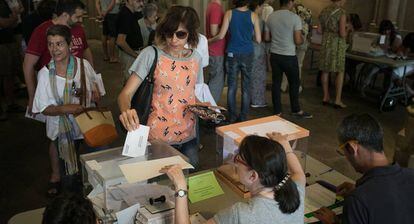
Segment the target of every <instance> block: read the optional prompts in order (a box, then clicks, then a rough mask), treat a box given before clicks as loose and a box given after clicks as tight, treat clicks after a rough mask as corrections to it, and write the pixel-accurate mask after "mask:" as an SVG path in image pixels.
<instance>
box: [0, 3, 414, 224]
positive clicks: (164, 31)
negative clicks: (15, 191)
mask: <svg viewBox="0 0 414 224" xmlns="http://www.w3.org/2000/svg"><path fill="white" fill-rule="evenodd" d="M44 1H48V2H47V3H48V4H46V3H45V5H44V6H43V7H44V8H45V11H48V12H49V11H50V10H51V9H50V8H51V7H50V2H49V1H51V0H44ZM269 3H271V1H264V0H234V1H233V4H234V8H233V9H231V10H228V11H226V12H224V10H223V7H222V2H221V1H220V0H212V1H211V2H210V3H209V5H208V8H207V12H206V31H207V32H206V38H205V37H204V36H203V35H201V34H200V33H199V32H198V29H199V27H200V20H199V15H197V12H196V11H195V10H194V9H193V8H192V7H187V6H179V5H173V6H172V7H170V8H169V9H168V10H167V11H166V13H165V15H163V17H162V18H158V15H159V13H158V6H157V5H156V4H154V3H146V2H144V1H143V0H126V1H125V4H124V5H122V6H120V5H119V4H118V3H117V1H115V0H97V2H96V9H97V11H98V15H99V18H101V19H102V20H103V37H102V47H103V53H104V54H103V56H104V57H103V58H104V60H105V61H108V62H109V63H117V62H118V60H119V62H121V63H122V67H123V79H124V83H123V84H124V86H123V88H122V90H121V92H120V93H119V95H118V98H117V100H118V101H117V102H118V106H119V110H120V112H121V113H120V115H119V120H120V122H121V124H122V126H123V127H124V128H125V129H126V130H127V131H133V130H136V129H139V128H140V123H141V122H140V119H141V118H140V117H139V116H138V114H137V111H136V110H135V109H133V108H131V100H132V98H133V96H134V94H135V93H136V91H137V90H138V88H139V87H140V85H141V84H142V83H143V81H144V80H145V79H146V77H147V76H148V74H149V73H150V70H151V66H152V65H153V63H154V62H155V69H154V74H153V75H154V80H155V81H154V89H153V94H152V96H151V99H152V102H151V106H150V108H151V110H150V113H149V116H148V121H147V122H146V125H147V126H149V127H150V133H149V140H150V141H151V140H155V139H156V140H162V141H164V142H166V143H168V144H169V145H171V146H172V147H174V148H176V149H177V150H178V151H180V152H182V153H183V154H184V155H186V156H187V157H188V158H189V160H190V163H191V164H192V165H193V166H194V167H196V168H198V167H199V156H198V151H199V140H198V138H199V133H198V131H199V129H198V127H197V119H198V118H197V117H196V116H195V115H194V114H193V113H190V112H189V111H188V110H187V109H186V107H187V106H188V105H192V104H197V103H203V100H201V99H199V98H198V96H197V94H196V85H199V84H203V83H204V73H203V68H204V67H205V66H207V61H208V63H209V65H210V66H209V79H208V86H209V89H210V91H211V94H212V97H213V99H214V100H215V101H216V102H219V101H220V99H221V95H222V91H223V87H224V83H225V76H227V84H228V92H227V108H228V110H229V122H230V123H235V122H240V121H245V120H248V118H249V107H255V108H260V107H266V106H267V103H266V100H265V92H266V75H267V71H266V70H267V66H266V63H267V61H268V60H269V62H270V67H271V70H272V71H271V72H272V103H273V114H275V115H278V116H281V115H282V113H283V110H282V103H281V86H282V80H283V75H285V76H286V78H287V82H288V84H289V99H290V112H291V115H292V116H294V117H296V118H312V117H313V116H312V114H310V113H308V112H306V111H304V110H303V109H302V107H301V105H300V101H299V93H300V86H301V81H300V72H301V63H302V62H303V56H301V57H300V58H301V59H298V48H300V46H302V45H303V44H304V43H305V41H306V40H305V39H306V38H304V37H306V35H304V31H303V29H304V25H306V24H304V21H303V19H301V17H300V16H298V15H297V13H294V12H292V10H293V9H294V8H295V3H294V1H293V0H280V7H281V8H280V9H279V10H275V11H273V12H271V13H269V12H265V10H264V9H265V8H266V7H267V9H268V6H269V5H268V4H269ZM266 4H267V6H266ZM344 4H345V0H332V4H331V5H330V6H328V7H327V8H325V9H324V10H322V12H321V14H320V16H319V21H320V27H321V30H320V31H321V32H322V35H323V38H322V50H321V58H320V59H321V60H320V65H319V68H320V70H321V71H322V85H323V99H322V104H323V105H332V104H333V106H334V107H335V108H338V109H342V108H345V107H346V105H345V104H344V103H343V102H342V95H341V94H342V86H343V82H344V75H345V72H346V70H345V67H346V66H345V52H346V47H347V45H346V41H347V36H348V35H349V33H350V32H349V31H350V29H348V28H347V15H346V12H345V10H344V9H343V6H344ZM0 6H1V9H2V10H1V12H0V13H1V15H0V16H1V18H7V21H6V22H4V23H1V26H2V29H1V30H0V33H1V34H2V36H1V38H0V46H1V48H0V49H1V51H0V52H1V53H2V54H4V53H5V52H6V53H10V52H11V51H12V50H13V49H12V47H11V46H12V44H14V41H15V39H14V38H12V34H13V32H12V30H11V28H12V27H13V26H15V25H16V24H17V23H18V15H17V14H18V13H17V12H14V11H13V10H11V9H10V7H9V6H7V5H6V3H5V1H4V0H2V1H1V3H0ZM48 8H49V9H48ZM46 9H48V10H46ZM84 10H85V5H84V4H83V3H82V2H81V1H79V0H60V1H57V2H56V7H55V8H54V9H53V11H54V12H53V13H54V15H55V16H53V17H51V18H50V17H49V16H50V14H48V13H43V15H45V16H41V19H42V21H43V20H44V21H43V22H42V23H40V24H39V25H38V26H37V27H36V28H35V29H34V30H33V32H32V33H31V34H30V38H28V40H29V41H28V46H27V49H26V51H25V56H24V62H23V71H24V77H25V81H26V85H27V91H28V97H29V100H28V112H29V113H33V114H37V113H42V114H44V115H46V117H47V118H46V133H47V137H48V138H49V140H50V144H49V155H50V160H51V167H52V173H51V176H50V179H49V187H48V190H47V194H48V195H49V196H51V197H55V196H57V195H59V194H60V193H61V191H62V190H63V191H74V189H76V187H77V186H79V167H78V156H79V153H78V150H79V147H80V145H81V144H82V138H83V136H82V134H81V133H80V131H79V127H78V125H77V124H76V122H75V121H74V115H75V114H77V113H80V112H82V111H83V109H84V108H83V106H81V105H80V104H79V102H80V98H79V94H85V95H86V96H87V98H86V99H87V100H86V106H87V107H94V106H95V105H96V103H98V102H99V100H100V97H101V96H102V95H101V93H100V90H99V87H98V86H99V85H102V84H101V83H99V82H101V80H99V78H98V77H97V74H96V72H95V70H94V63H93V56H92V52H91V50H90V48H89V47H88V43H87V40H86V35H85V31H84V29H83V27H82V26H81V25H80V23H82V16H83V14H84ZM39 13H40V12H39ZM264 14H267V15H266V16H264ZM46 19H47V20H46ZM39 21H40V20H39ZM130 21H136V22H135V23H131V22H130ZM384 24H385V25H384V27H381V28H380V32H383V33H384V34H385V35H387V38H386V43H385V45H386V46H385V47H386V49H387V50H393V51H395V52H403V53H404V55H408V54H411V53H412V52H414V51H413V49H414V44H413V43H414V38H413V37H414V35H412V34H409V35H407V36H406V37H405V38H404V39H402V37H401V36H399V35H398V34H397V33H396V31H395V30H393V28H392V27H390V26H389V24H388V25H387V23H386V22H384ZM356 27H357V26H356V25H355V26H354V28H355V29H357V28H356ZM3 34H4V35H3ZM226 36H227V38H226ZM206 39H208V47H207V46H205V43H207V41H206ZM203 40H204V41H203ZM263 42H267V43H266V44H267V47H266V44H265V43H263ZM305 44H306V43H305ZM116 48H118V50H119V56H117V55H116V53H115V52H116ZM207 48H208V56H209V59H208V60H207V59H206V57H205V54H204V53H200V49H204V50H205V49H207ZM302 53H303V52H302ZM300 61H302V62H300ZM4 63H7V66H6V67H7V68H9V67H11V66H12V65H11V63H13V62H12V61H8V60H6V61H5V62H4ZM371 70H372V73H376V72H378V71H377V70H375V69H374V68H373V69H371ZM412 70H414V69H411V70H410V71H412ZM12 73H13V71H8V72H7V74H6V75H4V76H2V80H3V82H4V85H5V87H6V86H7V87H9V85H11V84H10V83H11V79H12V77H13V74H12ZM81 73H84V74H85V79H86V80H85V81H86V88H85V89H84V90H85V91H84V92H82V91H81V88H80V86H81ZM329 73H336V82H335V83H336V97H335V100H334V101H333V102H331V100H330V96H329ZM392 73H393V74H396V75H397V76H398V74H399V73H401V72H400V71H399V69H395V70H393V71H392ZM2 74H3V73H2ZM239 74H240V75H241V84H242V85H241V92H242V94H241V96H242V97H241V106H240V110H238V107H237V103H236V102H237V100H236V95H237V94H236V93H237V90H238V80H239ZM369 74H371V73H369ZM371 76H372V75H368V76H367V78H366V80H367V81H366V82H370V80H369V79H370V78H371ZM4 89H5V94H11V93H10V92H11V91H10V89H9V88H4ZM7 90H9V91H7ZM8 99H9V100H10V103H9V107H8V110H10V111H13V108H15V110H17V109H18V108H17V107H18V105H16V104H15V103H14V102H13V96H12V94H11V95H10V97H9V98H8ZM16 108H17V109H16ZM338 140H339V142H340V144H341V146H340V147H339V148H340V151H341V153H342V154H344V155H345V156H346V158H347V160H348V161H349V162H350V163H351V165H352V166H353V167H354V168H355V170H356V171H357V172H360V173H362V174H363V175H364V176H363V177H362V178H361V179H360V180H358V181H357V184H356V186H351V185H350V184H344V185H341V186H340V187H338V190H339V191H340V192H338V193H339V194H344V195H346V198H345V206H344V215H343V217H342V219H343V221H344V223H389V222H391V221H393V220H394V221H395V220H398V222H397V223H403V224H405V223H411V222H412V221H413V220H414V217H413V216H412V215H411V213H407V212H406V211H410V210H412V209H414V204H413V203H412V202H411V201H409V200H408V199H409V198H411V197H414V191H413V190H412V189H414V188H413V187H414V172H413V171H412V170H409V169H405V168H401V167H399V166H398V165H391V164H390V162H389V161H388V160H387V158H386V157H385V154H384V148H383V132H382V128H381V126H380V124H379V123H378V122H377V121H376V120H375V119H374V118H373V117H371V116H370V115H366V114H363V115H351V116H349V117H346V118H345V119H344V120H343V121H342V123H341V124H340V126H339V128H338ZM239 149H240V152H239V154H237V155H236V156H235V157H234V163H235V164H236V168H237V173H238V175H239V178H240V180H241V182H242V183H243V184H244V185H245V186H246V187H247V188H248V189H249V191H250V192H252V198H251V200H250V201H249V202H248V203H236V204H234V205H233V206H232V207H231V208H229V209H227V210H224V211H220V212H219V213H217V214H215V215H214V217H213V218H212V219H210V220H209V221H208V223H275V222H277V223H303V215H304V214H303V213H304V195H305V194H306V192H305V185H306V178H305V174H304V171H303V169H302V167H301V165H300V164H299V161H298V158H297V157H296V155H295V154H294V153H293V150H292V148H291V146H290V144H289V142H288V141H287V140H286V138H285V137H284V136H281V135H280V134H279V133H269V134H268V138H264V137H259V136H254V135H253V136H248V137H246V138H245V139H244V140H243V141H242V143H241V145H240V147H239ZM160 172H163V173H165V174H167V175H168V177H169V178H170V179H171V181H172V182H173V183H174V186H175V190H176V192H179V191H180V192H184V193H183V194H177V195H178V196H176V198H175V200H176V201H175V206H176V208H175V220H176V223H180V224H181V223H189V215H188V199H187V194H186V192H187V190H188V186H187V184H186V181H185V178H184V175H183V173H182V171H181V167H179V166H178V165H172V166H167V167H164V168H163V169H162V170H160ZM399 186H402V187H399ZM62 188H64V189H62ZM386 189H392V190H390V191H388V192H387V190H386ZM341 190H344V191H343V192H342V191H341ZM75 191H76V190H75ZM379 195H381V199H378V200H382V201H383V202H384V203H387V204H389V205H390V206H391V207H396V208H397V207H398V208H399V209H398V210H397V209H394V210H392V211H391V212H389V213H385V212H380V211H382V210H381V203H377V204H372V201H373V200H374V199H377V198H378V197H379ZM395 195H397V197H395ZM63 197H66V196H63ZM404 197H406V198H404ZM404 199H405V200H404ZM58 200H62V197H57V198H56V199H55V201H54V202H53V203H52V204H51V205H50V207H48V209H46V212H45V215H44V223H56V222H54V221H45V220H53V219H54V218H53V217H54V216H53V215H51V214H53V213H54V212H57V211H58V212H60V213H64V212H66V211H64V209H63V210H62V209H57V210H56V209H54V207H59V206H63V205H66V204H64V203H61V202H58ZM65 200H66V199H65ZM74 201H77V202H79V203H83V205H82V206H86V207H85V210H84V211H83V212H86V213H87V214H84V215H79V214H77V215H79V218H77V220H78V221H79V223H87V220H88V222H90V223H94V221H96V216H95V215H94V214H93V212H92V213H91V212H90V207H91V206H90V203H89V202H88V201H83V200H82V199H79V198H75V197H73V196H69V202H74ZM401 201H402V202H403V203H401V204H402V206H403V207H401V205H400V204H399V203H400V202H401ZM69 204H70V203H69ZM68 206H69V205H68ZM78 208H79V207H78ZM401 208H402V209H401ZM71 209H73V210H75V211H76V210H77V209H76V206H72V208H71ZM400 209H401V210H400ZM401 211H403V212H404V213H403V214H404V215H402V213H401ZM73 214H76V213H73ZM50 217H52V218H50ZM59 217H65V216H59ZM316 217H317V218H319V219H320V220H321V221H322V222H323V223H338V222H339V220H338V218H335V217H334V216H332V213H331V212H330V211H329V210H328V209H326V208H322V209H321V210H319V211H318V212H317V213H316ZM69 218H73V217H68V219H69ZM373 220H375V221H373ZM76 222H77V221H73V222H72V223H76Z"/></svg>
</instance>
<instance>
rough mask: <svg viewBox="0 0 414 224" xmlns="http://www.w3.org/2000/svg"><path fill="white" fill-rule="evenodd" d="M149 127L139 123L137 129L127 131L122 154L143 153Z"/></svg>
mask: <svg viewBox="0 0 414 224" xmlns="http://www.w3.org/2000/svg"><path fill="white" fill-rule="evenodd" d="M149 130H150V128H149V127H148V126H145V125H140V126H139V128H138V129H136V130H134V131H129V132H128V134H127V136H126V139H125V144H124V149H123V150H122V155H123V156H129V157H138V156H143V155H145V151H146V149H147V142H148V134H149Z"/></svg>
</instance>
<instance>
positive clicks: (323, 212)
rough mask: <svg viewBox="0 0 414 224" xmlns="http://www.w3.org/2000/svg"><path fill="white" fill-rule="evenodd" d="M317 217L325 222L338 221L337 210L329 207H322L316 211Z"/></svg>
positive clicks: (324, 223)
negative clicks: (334, 210)
mask: <svg viewBox="0 0 414 224" xmlns="http://www.w3.org/2000/svg"><path fill="white" fill-rule="evenodd" d="M314 215H315V218H317V219H319V220H320V221H321V222H322V223H323V224H335V223H338V217H337V216H336V214H335V212H333V211H331V210H329V209H328V208H325V207H322V208H320V209H318V210H316V211H315V212H314Z"/></svg>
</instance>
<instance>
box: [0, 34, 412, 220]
mask: <svg viewBox="0 0 414 224" xmlns="http://www.w3.org/2000/svg"><path fill="white" fill-rule="evenodd" d="M90 46H91V48H92V51H93V53H94V56H95V64H96V69H97V71H98V72H102V74H103V78H104V82H105V86H106V90H107V93H108V95H107V96H106V97H105V99H104V103H103V105H107V106H109V107H110V108H112V109H113V112H114V113H113V114H114V115H115V119H116V118H117V115H118V113H119V111H118V109H117V105H116V96H117V94H118V93H119V91H120V89H121V87H122V78H121V72H120V69H121V68H120V65H119V64H115V65H114V64H108V63H104V62H103V61H102V56H101V49H100V46H101V45H100V42H99V41H90ZM305 64H306V62H305ZM315 77H316V75H315V74H309V72H308V71H307V70H306V69H305V71H304V77H303V80H304V91H303V93H302V94H301V95H300V97H301V104H302V107H303V109H304V110H306V111H307V112H310V113H312V114H313V115H314V118H313V119H310V120H301V119H295V118H293V117H291V116H289V102H288V101H289V97H288V94H283V96H282V100H283V107H284V114H286V115H283V117H284V118H285V119H288V120H290V121H292V122H295V123H297V124H298V125H300V126H302V127H304V128H307V129H309V130H310V133H311V136H310V139H309V142H308V152H309V155H311V156H312V157H314V158H316V159H318V160H320V161H321V162H323V163H325V164H326V165H328V166H331V167H333V168H334V169H336V170H338V171H339V172H341V173H343V174H344V175H346V176H348V177H350V178H352V179H355V178H357V177H358V174H356V173H355V172H354V171H353V169H352V168H351V167H350V165H349V164H348V163H347V162H346V160H345V159H344V158H343V157H340V156H339V155H338V154H337V153H336V152H335V149H336V147H337V145H338V143H337V140H336V132H335V131H336V126H337V124H338V122H339V121H340V120H341V119H342V118H343V117H344V116H346V115H348V114H350V113H354V112H355V113H362V112H367V113H371V114H372V115H374V116H375V117H376V118H377V119H378V120H379V121H380V122H381V123H382V125H383V127H384V134H385V137H384V142H385V149H386V154H387V156H388V157H389V158H391V157H392V156H393V152H394V150H393V147H394V145H395V144H394V141H395V136H396V133H397V132H398V131H399V130H400V129H401V128H402V126H403V125H404V121H405V119H406V116H407V114H406V112H405V110H404V108H403V107H401V106H399V107H397V109H396V110H395V111H393V112H388V113H379V112H378V109H377V107H376V106H377V105H376V102H375V100H371V101H370V100H364V99H361V98H360V97H359V96H358V94H357V93H356V92H352V91H347V90H345V91H344V102H345V103H346V104H347V105H348V108H346V109H343V110H335V109H333V108H329V107H323V106H322V105H321V99H322V93H321V89H320V88H319V87H316V85H315ZM206 80H207V79H206ZM268 82H271V80H270V79H269V80H268ZM225 92H226V89H225V90H224V94H223V96H222V100H221V101H220V104H221V105H226V104H225V103H226V100H225V99H226V97H225ZM266 94H267V95H266V98H267V102H268V103H271V96H270V91H267V93H266ZM20 103H22V104H25V103H26V102H25V100H24V99H21V102H20ZM271 114H272V110H271V108H270V107H267V108H260V109H251V116H250V117H249V118H251V119H252V118H258V117H263V116H268V115H271ZM116 120H117V119H116ZM120 133H121V131H120ZM122 137H124V134H123V133H122ZM122 137H121V138H120V139H119V140H118V141H117V142H116V143H114V144H113V146H117V145H121V142H122ZM0 139H1V142H2V143H1V146H0V160H1V161H0V177H1V181H0V223H5V222H6V221H7V220H8V219H9V218H10V217H11V216H13V215H14V214H16V213H19V212H23V211H26V210H29V209H35V208H39V207H42V206H44V205H45V204H46V203H47V199H46V197H45V192H46V187H47V181H48V177H49V172H50V171H49V160H48V151H47V145H48V141H47V139H46V136H45V127H44V125H43V124H41V123H39V122H36V121H32V120H28V119H25V118H24V117H23V115H22V114H11V115H9V120H7V121H3V122H0ZM201 143H202V144H203V146H204V147H203V149H202V150H201V151H200V157H201V168H203V169H204V168H211V167H213V166H214V164H215V157H214V156H215V154H214V151H215V131H214V129H212V128H209V127H206V126H202V127H201Z"/></svg>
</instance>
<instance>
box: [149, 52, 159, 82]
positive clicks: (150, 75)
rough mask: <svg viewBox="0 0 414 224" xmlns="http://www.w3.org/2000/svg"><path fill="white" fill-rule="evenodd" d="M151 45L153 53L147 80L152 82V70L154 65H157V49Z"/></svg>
mask: <svg viewBox="0 0 414 224" xmlns="http://www.w3.org/2000/svg"><path fill="white" fill-rule="evenodd" d="M151 47H152V48H153V49H154V51H155V55H154V61H153V62H152V65H151V69H150V71H149V73H148V81H149V82H151V83H152V82H154V71H155V67H157V61H158V50H157V48H155V47H154V46H151Z"/></svg>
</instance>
